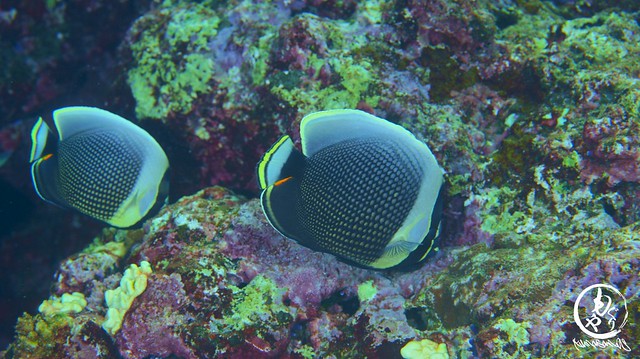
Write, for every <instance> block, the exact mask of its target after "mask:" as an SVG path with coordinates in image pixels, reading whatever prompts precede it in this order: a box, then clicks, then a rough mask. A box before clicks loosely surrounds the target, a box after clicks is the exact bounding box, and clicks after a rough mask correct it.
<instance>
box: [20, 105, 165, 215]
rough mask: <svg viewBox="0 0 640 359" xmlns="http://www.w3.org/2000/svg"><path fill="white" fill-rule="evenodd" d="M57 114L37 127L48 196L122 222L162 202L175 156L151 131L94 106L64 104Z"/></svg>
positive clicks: (41, 191) (39, 178) (40, 190)
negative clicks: (162, 145)
mask: <svg viewBox="0 0 640 359" xmlns="http://www.w3.org/2000/svg"><path fill="white" fill-rule="evenodd" d="M51 120H52V122H53V123H52V125H53V126H52V127H49V125H48V124H47V122H45V120H44V119H43V118H42V117H40V118H39V119H38V121H36V123H35V125H34V126H33V129H32V131H31V141H32V146H31V157H30V160H29V161H30V162H31V178H32V180H33V186H34V188H35V190H36V192H37V194H38V195H39V196H40V197H41V198H42V199H43V200H45V201H47V202H50V203H52V204H56V205H58V206H60V207H64V208H70V209H75V210H77V211H79V212H81V213H83V214H85V215H87V216H90V217H93V218H96V219H98V220H101V221H103V222H106V223H107V224H109V225H111V226H114V227H120V228H127V227H131V226H134V225H137V224H139V223H141V222H142V220H143V219H146V218H147V217H149V216H151V215H153V214H155V213H156V212H157V211H158V210H159V209H160V208H161V207H162V205H163V204H164V202H165V200H166V198H167V195H168V189H169V182H168V174H167V173H168V169H169V160H168V159H167V156H166V154H165V153H164V151H163V150H162V147H160V145H159V144H158V142H156V140H155V139H154V138H153V137H151V135H150V134H149V133H147V132H146V131H145V130H143V129H142V128H140V127H138V126H136V125H135V124H133V123H132V122H130V121H128V120H126V119H124V118H122V117H120V116H118V115H116V114H113V113H111V112H108V111H105V110H102V109H99V108H94V107H81V106H77V107H65V108H61V109H58V110H55V111H53V114H52V116H51ZM52 128H53V129H52Z"/></svg>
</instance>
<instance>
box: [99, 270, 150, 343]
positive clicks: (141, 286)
mask: <svg viewBox="0 0 640 359" xmlns="http://www.w3.org/2000/svg"><path fill="white" fill-rule="evenodd" d="M149 274H151V265H150V264H149V262H147V261H142V262H141V263H140V267H138V266H137V265H135V264H132V265H131V266H129V268H128V269H127V270H126V271H124V275H123V276H122V279H121V280H120V286H119V287H118V288H116V289H111V290H108V291H106V292H105V293H104V299H105V301H106V302H107V307H109V309H108V310H107V317H106V319H105V321H104V323H102V327H103V328H104V329H105V330H106V331H107V332H109V334H111V335H114V334H116V333H117V332H118V330H120V327H121V326H122V320H123V319H124V315H125V314H126V313H127V310H129V308H130V307H131V303H133V300H134V299H135V298H136V297H137V296H139V295H140V294H142V292H144V290H145V289H147V277H148V276H149Z"/></svg>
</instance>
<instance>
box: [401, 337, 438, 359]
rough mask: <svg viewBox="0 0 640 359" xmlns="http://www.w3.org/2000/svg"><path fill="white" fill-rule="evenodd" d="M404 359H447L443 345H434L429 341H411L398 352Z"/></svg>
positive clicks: (434, 343)
mask: <svg viewBox="0 0 640 359" xmlns="http://www.w3.org/2000/svg"><path fill="white" fill-rule="evenodd" d="M400 354H401V355H402V357H403V358H404V359H449V352H448V351H447V345H446V344H445V343H436V342H434V341H431V340H429V339H422V340H412V341H410V342H408V343H407V344H406V345H405V346H404V347H402V349H401V350H400Z"/></svg>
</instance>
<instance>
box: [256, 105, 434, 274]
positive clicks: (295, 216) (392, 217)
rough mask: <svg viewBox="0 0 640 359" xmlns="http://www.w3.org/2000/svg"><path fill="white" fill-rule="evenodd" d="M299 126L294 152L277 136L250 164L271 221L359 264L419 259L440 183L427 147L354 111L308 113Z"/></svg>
mask: <svg viewBox="0 0 640 359" xmlns="http://www.w3.org/2000/svg"><path fill="white" fill-rule="evenodd" d="M300 132H301V140H302V153H300V152H299V151H298V150H296V149H295V148H294V146H293V142H292V141H291V139H290V138H289V137H288V136H283V137H282V138H281V139H280V140H279V141H278V142H276V144H274V146H273V147H272V148H271V149H270V150H269V151H268V152H267V153H266V154H265V155H264V157H263V159H262V161H261V162H260V163H259V165H258V179H259V181H260V187H261V188H262V189H263V193H262V196H261V202H262V207H263V210H264V212H265V215H266V217H267V219H268V220H269V222H270V223H271V224H272V225H273V227H274V228H276V229H277V230H278V231H279V232H280V233H282V234H283V235H285V236H286V237H289V238H292V239H294V240H296V241H298V242H299V243H301V244H303V245H305V246H307V247H309V248H312V249H314V250H318V251H322V252H327V253H331V254H333V255H335V256H336V257H338V258H339V259H341V260H343V261H345V262H347V263H350V264H353V265H357V266H361V267H367V268H373V269H387V268H392V267H393V268H395V267H406V266H411V265H413V264H416V263H418V262H421V261H422V260H424V258H426V255H427V254H428V253H429V251H430V250H431V249H432V247H433V243H434V241H435V239H436V237H437V234H438V230H439V224H440V215H441V203H440V202H441V199H440V197H441V196H440V192H441V191H440V190H441V187H442V182H443V180H442V176H443V172H442V169H441V168H440V167H439V166H438V164H437V162H436V160H435V157H434V156H433V154H432V153H431V151H430V150H429V149H428V148H427V146H426V145H425V144H424V143H422V142H420V141H418V140H417V139H416V138H415V137H414V136H413V135H412V134H411V133H410V132H408V131H407V130H405V129H403V128H402V127H400V126H398V125H395V124H392V123H390V122H388V121H386V120H383V119H380V118H378V117H375V116H372V115H369V114H367V113H364V112H361V111H356V110H334V111H324V112H318V113H314V114H311V115H309V116H307V117H305V118H304V119H303V121H302V124H301V126H300Z"/></svg>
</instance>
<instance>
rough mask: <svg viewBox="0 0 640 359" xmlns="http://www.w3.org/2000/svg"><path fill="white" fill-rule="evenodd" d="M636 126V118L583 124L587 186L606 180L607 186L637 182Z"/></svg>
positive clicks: (639, 150) (639, 127)
mask: <svg viewBox="0 0 640 359" xmlns="http://www.w3.org/2000/svg"><path fill="white" fill-rule="evenodd" d="M639 132H640V123H639V122H638V119H637V118H635V119H634V118H630V117H628V116H625V115H622V114H619V116H616V117H603V118H599V119H592V120H589V121H587V122H586V123H585V125H584V146H583V147H584V150H585V151H586V153H585V154H584V164H583V165H584V168H583V169H582V177H583V178H584V180H585V181H586V182H587V183H591V182H594V181H596V180H599V179H601V178H603V177H604V178H606V182H607V185H608V186H615V185H616V184H618V183H620V182H622V181H624V182H640V141H639V140H638V133H639Z"/></svg>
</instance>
